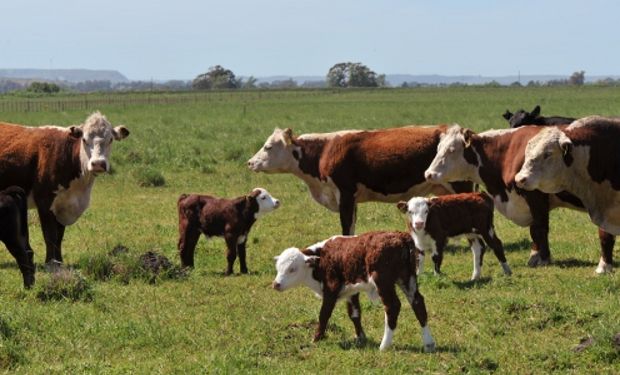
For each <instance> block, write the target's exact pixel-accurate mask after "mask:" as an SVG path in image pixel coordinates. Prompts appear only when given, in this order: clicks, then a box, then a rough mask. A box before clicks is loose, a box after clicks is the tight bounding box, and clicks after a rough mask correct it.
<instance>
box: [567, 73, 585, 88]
mask: <svg viewBox="0 0 620 375" xmlns="http://www.w3.org/2000/svg"><path fill="white" fill-rule="evenodd" d="M585 80H586V72H584V71H583V70H582V71H579V72H574V73H573V74H572V75H571V76H570V78H569V79H568V82H569V83H570V84H571V85H578V86H581V85H583V83H584V82H585Z"/></svg>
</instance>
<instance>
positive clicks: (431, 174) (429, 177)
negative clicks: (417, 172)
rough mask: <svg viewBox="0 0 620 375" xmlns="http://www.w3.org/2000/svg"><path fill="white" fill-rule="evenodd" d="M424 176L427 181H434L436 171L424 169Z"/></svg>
mask: <svg viewBox="0 0 620 375" xmlns="http://www.w3.org/2000/svg"><path fill="white" fill-rule="evenodd" d="M424 178H425V179H426V180H427V181H434V180H435V179H437V172H432V171H426V172H424Z"/></svg>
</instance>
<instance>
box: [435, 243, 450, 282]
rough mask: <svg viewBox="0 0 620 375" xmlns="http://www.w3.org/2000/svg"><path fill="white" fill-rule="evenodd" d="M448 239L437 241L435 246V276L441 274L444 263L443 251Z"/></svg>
mask: <svg viewBox="0 0 620 375" xmlns="http://www.w3.org/2000/svg"><path fill="white" fill-rule="evenodd" d="M447 242H448V241H447V239H445V238H439V239H437V240H436V241H435V244H434V246H433V256H432V259H433V264H434V266H435V274H436V275H440V274H441V263H443V250H444V248H445V247H446V244H447Z"/></svg>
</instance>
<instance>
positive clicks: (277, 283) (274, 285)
mask: <svg viewBox="0 0 620 375" xmlns="http://www.w3.org/2000/svg"><path fill="white" fill-rule="evenodd" d="M271 287H272V288H273V289H275V290H280V288H281V287H282V285H280V283H279V282H277V281H274V282H273V284H271Z"/></svg>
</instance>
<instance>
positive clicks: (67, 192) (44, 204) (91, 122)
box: [0, 112, 129, 263]
mask: <svg viewBox="0 0 620 375" xmlns="http://www.w3.org/2000/svg"><path fill="white" fill-rule="evenodd" d="M128 135H129V131H128V130H127V128H125V127H124V126H117V127H112V125H111V124H110V122H109V121H108V120H107V119H106V117H105V116H103V115H102V114H101V113H99V112H95V113H93V114H92V115H90V116H89V117H88V118H87V119H86V121H85V122H84V123H83V124H81V125H79V126H70V127H68V128H62V127H57V126H42V127H38V128H37V127H28V126H21V125H15V124H8V123H1V122H0V189H4V188H6V187H8V186H11V185H16V186H19V187H21V188H22V189H24V191H25V192H26V194H27V195H28V203H29V204H28V205H29V207H31V208H34V207H36V209H37V211H38V214H39V219H40V222H41V229H42V231H43V238H44V240H45V247H46V256H45V261H46V262H47V263H50V262H52V261H57V262H62V252H61V245H62V239H63V236H64V233H65V227H66V226H67V225H71V224H73V223H75V222H76V221H77V219H78V218H79V217H80V216H81V215H82V213H84V211H85V210H86V208H88V205H89V203H90V193H91V190H92V187H93V184H94V182H95V177H96V176H97V175H98V174H100V173H103V172H107V171H109V170H110V161H109V158H110V151H111V144H112V141H114V140H121V139H124V138H125V137H127V136H128Z"/></svg>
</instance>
